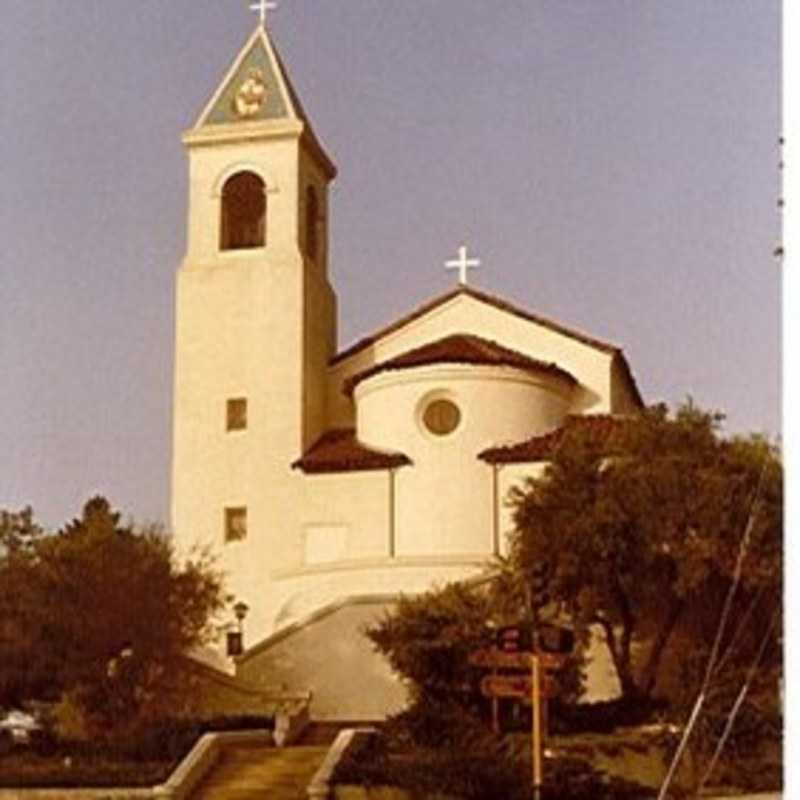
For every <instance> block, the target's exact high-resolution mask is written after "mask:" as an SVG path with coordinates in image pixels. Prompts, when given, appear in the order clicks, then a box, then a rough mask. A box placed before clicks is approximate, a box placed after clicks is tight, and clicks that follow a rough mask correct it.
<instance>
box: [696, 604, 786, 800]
mask: <svg viewBox="0 0 800 800" xmlns="http://www.w3.org/2000/svg"><path fill="white" fill-rule="evenodd" d="M777 618H778V609H777V608H776V609H775V611H774V612H773V614H772V619H771V620H770V623H769V627H768V628H767V632H766V633H765V634H764V638H763V639H762V640H761V646H760V647H759V649H758V653H757V654H756V658H755V660H754V661H753V664H752V666H751V667H750V670H749V671H748V673H747V676H746V678H745V681H744V685H743V686H742V688H741V691H740V692H739V695H738V697H737V698H736V702H735V703H734V704H733V706H732V707H731V710H730V712H729V714H728V720H727V722H726V723H725V729H724V730H723V731H722V735H721V736H720V738H719V742H717V748H716V750H714V755H713V756H712V757H711V761H710V762H709V765H708V768H707V769H706V771H705V773H704V774H703V777H702V779H701V781H700V785H699V786H698V787H697V790H696V791H695V797H698V796H699V795H700V792H701V791H702V790H703V788H704V787H705V785H706V782H707V781H708V779H709V778H710V777H711V773H712V772H713V771H714V767H716V766H717V760H718V759H719V757H720V755H722V750H723V748H724V747H725V743H726V742H727V740H728V736H730V733H731V730H732V729H733V723H734V721H735V719H736V716H737V714H738V713H739V710H740V709H741V707H742V703H744V699H745V697H746V696H747V692H748V691H749V689H750V684H751V683H752V682H753V679H754V678H755V676H756V672H757V671H758V665H759V664H760V663H761V659H762V658H763V657H764V652H765V651H766V649H767V644H768V643H769V640H770V637H771V636H772V629H773V628H774V627H775V620H776V619H777Z"/></svg>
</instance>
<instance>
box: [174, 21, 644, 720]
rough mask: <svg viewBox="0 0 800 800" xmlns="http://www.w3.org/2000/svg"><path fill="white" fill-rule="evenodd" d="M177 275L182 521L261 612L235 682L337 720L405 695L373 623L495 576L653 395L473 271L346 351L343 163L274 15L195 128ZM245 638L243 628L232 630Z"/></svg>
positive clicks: (249, 621)
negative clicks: (584, 443)
mask: <svg viewBox="0 0 800 800" xmlns="http://www.w3.org/2000/svg"><path fill="white" fill-rule="evenodd" d="M183 142H184V144H185V147H186V150H187V153H188V158H189V174H190V181H189V212H188V236H187V251H186V256H185V259H184V261H183V263H182V265H181V267H180V270H179V273H178V280H177V300H176V361H175V386H174V389H175V401H174V443H173V444H174V450H173V483H172V526H173V530H174V532H175V537H176V543H177V545H178V547H179V549H180V550H182V551H184V552H187V551H189V550H190V549H191V548H192V547H194V546H197V545H200V546H206V547H208V548H210V549H211V551H212V552H213V553H214V554H215V555H216V556H217V557H218V563H219V566H220V567H221V568H222V570H223V571H224V572H225V574H226V585H227V588H228V591H229V592H230V593H231V594H232V595H234V596H235V598H236V600H238V601H241V602H242V603H244V604H246V605H247V607H248V608H249V611H248V613H247V616H246V618H245V619H244V622H243V630H244V652H243V654H242V655H240V656H238V657H237V658H236V659H234V661H233V662H232V663H234V665H235V666H234V667H233V668H235V672H236V674H237V676H240V677H241V678H242V679H244V680H246V681H248V682H249V683H251V684H253V685H261V686H285V687H287V688H291V689H309V690H312V691H313V692H314V705H313V706H312V710H313V713H314V714H315V716H317V717H318V718H325V717H330V718H339V719H370V718H375V717H376V716H381V715H383V714H384V713H385V712H386V711H387V710H392V709H395V708H398V707H399V706H401V705H402V703H403V699H404V694H403V689H402V687H401V686H400V685H399V684H398V681H397V679H396V677H395V676H393V675H392V674H391V672H390V670H389V667H388V665H387V664H385V663H384V662H383V660H382V659H381V658H380V657H379V656H377V655H376V654H374V653H373V652H372V650H371V647H370V644H369V642H368V641H367V640H366V639H365V638H364V637H363V634H362V629H363V626H364V625H365V624H366V623H368V622H369V621H370V620H372V619H374V618H375V617H376V615H378V614H380V613H381V612H382V611H383V610H384V609H386V608H389V607H391V605H392V603H393V602H394V601H395V600H396V599H397V597H398V596H399V595H401V594H415V593H420V592H423V591H426V590H428V589H430V588H432V587H434V586H436V585H442V584H445V583H447V582H451V581H480V580H485V579H486V578H487V575H488V574H489V572H488V570H489V568H490V566H491V563H492V560H493V558H494V557H495V556H497V555H498V554H502V553H503V552H504V549H505V547H506V544H505V539H506V534H507V532H508V531H509V530H510V529H511V520H510V511H509V509H508V508H507V506H506V503H505V500H506V498H507V496H508V493H509V490H510V489H511V488H512V487H513V486H515V485H518V484H519V483H520V482H521V481H522V480H523V479H524V478H525V477H526V476H529V475H533V474H536V473H537V472H538V471H540V470H541V469H542V468H543V464H544V463H545V462H546V459H547V457H548V453H550V452H552V450H551V448H552V447H553V446H555V445H556V444H557V442H558V439H559V436H560V435H561V434H562V433H563V431H564V430H565V429H566V428H567V427H568V426H572V425H584V426H588V427H590V428H592V429H597V430H598V431H602V430H604V429H606V428H607V427H608V425H610V424H613V422H614V418H615V417H616V416H618V415H627V414H631V413H633V412H635V411H636V410H637V409H639V408H641V407H642V399H641V396H640V394H639V391H638V389H637V387H636V383H635V381H634V378H633V376H632V373H631V369H630V367H629V365H628V362H627V361H626V359H625V356H624V355H623V353H622V351H621V350H620V349H619V348H618V347H616V346H614V345H612V344H608V343H606V342H603V341H599V340H598V339H595V338H592V337H591V336H587V335H585V334H583V333H579V332H578V331H575V330H572V329H571V328H569V327H566V326H565V325H562V324H561V323H556V322H553V321H551V320H548V319H545V318H544V317H541V316H539V315H537V314H535V313H532V312H530V311H528V310H526V309H525V308H522V307H519V306H518V305H516V304H512V303H510V302H508V301H506V300H504V299H500V298H498V297H495V296H493V295H490V294H487V293H485V292H483V291H479V290H477V289H475V288H472V287H471V286H468V285H467V281H466V273H467V270H468V268H469V266H470V261H469V259H468V258H467V254H466V251H465V250H462V251H461V257H460V260H459V261H457V262H455V264H454V266H455V265H457V266H458V267H459V269H460V275H459V281H458V283H457V284H456V286H455V288H453V289H452V290H451V291H448V292H447V293H445V294H443V295H441V296H439V297H434V298H432V299H431V300H430V301H429V302H427V303H425V304H424V305H422V306H421V307H419V308H416V309H413V310H411V311H410V312H409V313H408V314H407V315H406V316H404V317H402V318H401V319H398V320H394V321H390V322H389V324H387V325H386V326H385V327H384V328H382V329H381V330H379V331H376V332H374V333H371V334H370V335H368V336H366V337H365V338H363V339H362V340H361V341H359V342H357V343H355V344H354V345H351V346H349V347H347V348H346V349H339V345H338V340H337V305H336V294H335V291H334V288H333V286H332V284H331V279H330V265H329V257H328V235H329V226H330V224H332V222H331V221H332V219H333V214H332V212H331V208H330V202H329V187H330V185H331V183H332V181H333V180H334V179H335V178H336V166H335V165H334V162H333V160H332V158H331V156H330V155H329V154H328V152H327V151H326V149H325V147H324V146H323V144H322V143H321V141H320V139H318V138H317V136H316V134H315V132H314V130H313V128H312V126H311V123H310V121H309V117H308V115H307V114H306V112H305V110H304V108H303V106H302V104H301V102H300V99H299V98H298V96H297V93H296V92H295V90H294V89H293V87H292V84H291V81H290V79H289V75H288V73H287V70H286V67H285V66H284V64H283V62H282V60H281V58H280V56H279V54H278V52H277V50H276V48H275V46H274V43H273V41H272V40H271V37H270V35H269V34H268V32H267V29H266V27H265V26H264V24H263V22H262V24H261V25H259V26H258V27H257V28H256V30H255V31H254V32H253V34H252V36H251V37H250V38H249V40H248V41H247V43H246V44H245V46H244V47H243V49H242V50H241V52H240V53H239V54H238V56H237V57H236V59H235V61H234V63H233V65H232V66H231V68H230V70H229V71H228V73H227V75H226V76H225V77H224V79H223V80H222V82H221V84H220V86H219V88H218V89H217V90H216V92H214V94H213V96H212V97H211V99H210V100H209V102H208V104H207V105H206V107H205V108H204V109H203V111H202V113H201V114H200V116H199V118H198V120H197V122H196V124H195V125H194V127H192V128H191V130H189V131H188V132H187V133H185V134H184V137H183ZM223 646H224V643H223Z"/></svg>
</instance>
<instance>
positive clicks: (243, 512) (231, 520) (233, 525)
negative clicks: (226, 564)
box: [225, 507, 247, 542]
mask: <svg viewBox="0 0 800 800" xmlns="http://www.w3.org/2000/svg"><path fill="white" fill-rule="evenodd" d="M246 538H247V509H246V508H244V507H240V508H226V509H225V541H226V542H241V541H242V540H243V539H246Z"/></svg>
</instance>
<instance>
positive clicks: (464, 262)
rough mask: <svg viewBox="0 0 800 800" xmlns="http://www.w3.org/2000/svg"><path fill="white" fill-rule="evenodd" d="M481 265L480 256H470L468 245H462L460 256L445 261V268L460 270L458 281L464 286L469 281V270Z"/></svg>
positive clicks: (459, 251) (459, 249) (459, 250)
mask: <svg viewBox="0 0 800 800" xmlns="http://www.w3.org/2000/svg"><path fill="white" fill-rule="evenodd" d="M480 265H481V262H480V259H479V258H468V256H467V246H466V245H463V244H462V245H461V247H459V248H458V258H457V259H454V260H452V261H445V264H444V266H445V269H457V270H458V282H459V283H460V284H461V285H462V286H466V285H467V283H468V282H469V280H468V279H469V272H468V271H469V270H471V269H477V268H478V267H479V266H480Z"/></svg>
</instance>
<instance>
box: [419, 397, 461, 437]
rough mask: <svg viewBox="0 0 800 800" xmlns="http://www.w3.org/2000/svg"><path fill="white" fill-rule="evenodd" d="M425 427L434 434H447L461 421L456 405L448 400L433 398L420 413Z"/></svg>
mask: <svg viewBox="0 0 800 800" xmlns="http://www.w3.org/2000/svg"><path fill="white" fill-rule="evenodd" d="M422 421H423V422H424V423H425V427H426V428H427V429H428V430H429V431H430V432H431V433H433V434H436V436H447V434H448V433H452V432H453V431H454V430H455V429H456V428H457V427H458V423H459V422H461V412H460V411H459V409H458V406H457V405H456V404H455V403H453V402H451V401H450V400H434V401H433V402H432V403H430V404H429V405H428V407H427V408H426V409H425V412H424V413H423V415H422Z"/></svg>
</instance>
